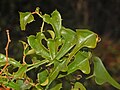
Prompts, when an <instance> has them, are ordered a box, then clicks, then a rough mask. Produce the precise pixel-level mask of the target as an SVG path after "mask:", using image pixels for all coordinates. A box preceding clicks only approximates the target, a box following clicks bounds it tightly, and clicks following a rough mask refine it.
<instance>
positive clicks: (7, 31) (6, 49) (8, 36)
mask: <svg viewBox="0 0 120 90" xmlns="http://www.w3.org/2000/svg"><path fill="white" fill-rule="evenodd" d="M6 33H7V38H8V42H7V45H6V47H5V51H6V65H5V66H4V68H3V69H2V70H1V72H0V74H2V72H3V71H4V70H5V69H6V67H7V66H8V65H9V63H8V47H9V43H10V42H11V40H10V35H9V30H6Z"/></svg>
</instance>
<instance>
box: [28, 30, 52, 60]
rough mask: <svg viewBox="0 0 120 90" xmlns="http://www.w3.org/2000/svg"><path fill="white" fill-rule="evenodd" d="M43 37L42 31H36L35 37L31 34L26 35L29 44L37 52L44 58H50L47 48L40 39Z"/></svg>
mask: <svg viewBox="0 0 120 90" xmlns="http://www.w3.org/2000/svg"><path fill="white" fill-rule="evenodd" d="M42 39H45V36H44V34H43V33H41V32H39V33H37V35H36V37H35V36H33V35H31V36H29V37H28V43H29V45H30V46H31V47H32V48H33V49H34V50H35V51H36V53H37V54H39V55H42V56H43V57H45V58H50V55H49V52H48V50H47V49H46V48H45V47H44V45H43V44H42V43H41V40H42Z"/></svg>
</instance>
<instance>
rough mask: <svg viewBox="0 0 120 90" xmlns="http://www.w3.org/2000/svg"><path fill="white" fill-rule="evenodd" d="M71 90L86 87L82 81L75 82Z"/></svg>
mask: <svg viewBox="0 0 120 90" xmlns="http://www.w3.org/2000/svg"><path fill="white" fill-rule="evenodd" d="M72 90H86V88H85V87H84V86H83V84H82V83H80V82H76V83H75V86H74V88H73V89H72Z"/></svg>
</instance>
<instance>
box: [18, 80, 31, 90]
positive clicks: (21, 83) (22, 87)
mask: <svg viewBox="0 0 120 90" xmlns="http://www.w3.org/2000/svg"><path fill="white" fill-rule="evenodd" d="M16 83H17V84H18V85H19V86H20V90H26V89H30V87H31V86H32V85H30V83H29V81H27V80H26V81H24V80H17V81H16Z"/></svg>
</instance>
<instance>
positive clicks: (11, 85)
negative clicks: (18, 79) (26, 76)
mask: <svg viewBox="0 0 120 90" xmlns="http://www.w3.org/2000/svg"><path fill="white" fill-rule="evenodd" d="M6 86H8V87H10V88H12V89H14V90H20V86H19V84H17V83H14V82H13V81H10V82H8V83H7V84H6Z"/></svg>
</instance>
